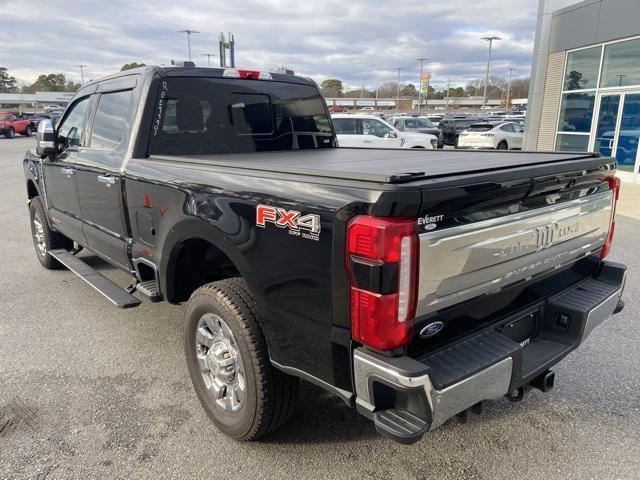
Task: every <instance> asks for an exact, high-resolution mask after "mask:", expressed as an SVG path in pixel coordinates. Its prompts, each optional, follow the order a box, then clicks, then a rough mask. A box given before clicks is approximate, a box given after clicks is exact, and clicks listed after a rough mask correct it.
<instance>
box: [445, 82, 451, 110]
mask: <svg viewBox="0 0 640 480" xmlns="http://www.w3.org/2000/svg"><path fill="white" fill-rule="evenodd" d="M450 90H451V77H449V80H448V81H447V105H446V108H445V112H448V111H449V91H450Z"/></svg>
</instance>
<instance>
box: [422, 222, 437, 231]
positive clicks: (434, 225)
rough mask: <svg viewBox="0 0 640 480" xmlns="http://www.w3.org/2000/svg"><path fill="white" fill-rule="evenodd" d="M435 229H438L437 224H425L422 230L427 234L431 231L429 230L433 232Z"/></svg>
mask: <svg viewBox="0 0 640 480" xmlns="http://www.w3.org/2000/svg"><path fill="white" fill-rule="evenodd" d="M436 228H438V224H437V223H427V224H426V225H425V226H424V229H425V230H426V231H427V232H429V231H431V230H435V229H436Z"/></svg>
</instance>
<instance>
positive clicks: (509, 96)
mask: <svg viewBox="0 0 640 480" xmlns="http://www.w3.org/2000/svg"><path fill="white" fill-rule="evenodd" d="M514 70H515V68H513V67H511V68H510V69H509V86H508V87H507V103H506V105H505V107H504V111H505V113H506V112H508V111H509V104H510V103H511V102H510V101H509V99H510V98H511V77H512V75H513V71H514Z"/></svg>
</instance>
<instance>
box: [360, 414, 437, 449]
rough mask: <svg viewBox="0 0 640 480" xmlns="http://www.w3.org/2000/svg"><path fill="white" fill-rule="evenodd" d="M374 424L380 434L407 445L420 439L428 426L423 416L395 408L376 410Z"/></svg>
mask: <svg viewBox="0 0 640 480" xmlns="http://www.w3.org/2000/svg"><path fill="white" fill-rule="evenodd" d="M373 424H374V425H375V427H376V431H377V432H378V433H379V434H381V435H384V436H386V437H389V438H392V439H393V440H395V441H397V442H400V443H404V444H407V445H408V444H411V443H415V442H417V441H418V440H420V439H421V438H422V436H423V435H424V434H425V432H426V431H427V428H428V425H427V422H425V421H424V420H422V419H421V418H419V417H417V416H415V415H414V414H412V413H410V412H407V411H406V410H398V409H395V408H390V409H388V410H381V411H379V412H375V413H374V414H373Z"/></svg>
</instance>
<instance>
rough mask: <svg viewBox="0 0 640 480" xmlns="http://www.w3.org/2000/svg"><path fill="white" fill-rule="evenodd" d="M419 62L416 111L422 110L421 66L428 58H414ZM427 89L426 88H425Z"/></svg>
mask: <svg viewBox="0 0 640 480" xmlns="http://www.w3.org/2000/svg"><path fill="white" fill-rule="evenodd" d="M416 60H417V61H419V62H420V87H419V88H418V110H421V109H422V65H423V64H424V62H425V60H429V59H428V58H416ZM427 88H428V87H427Z"/></svg>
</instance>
